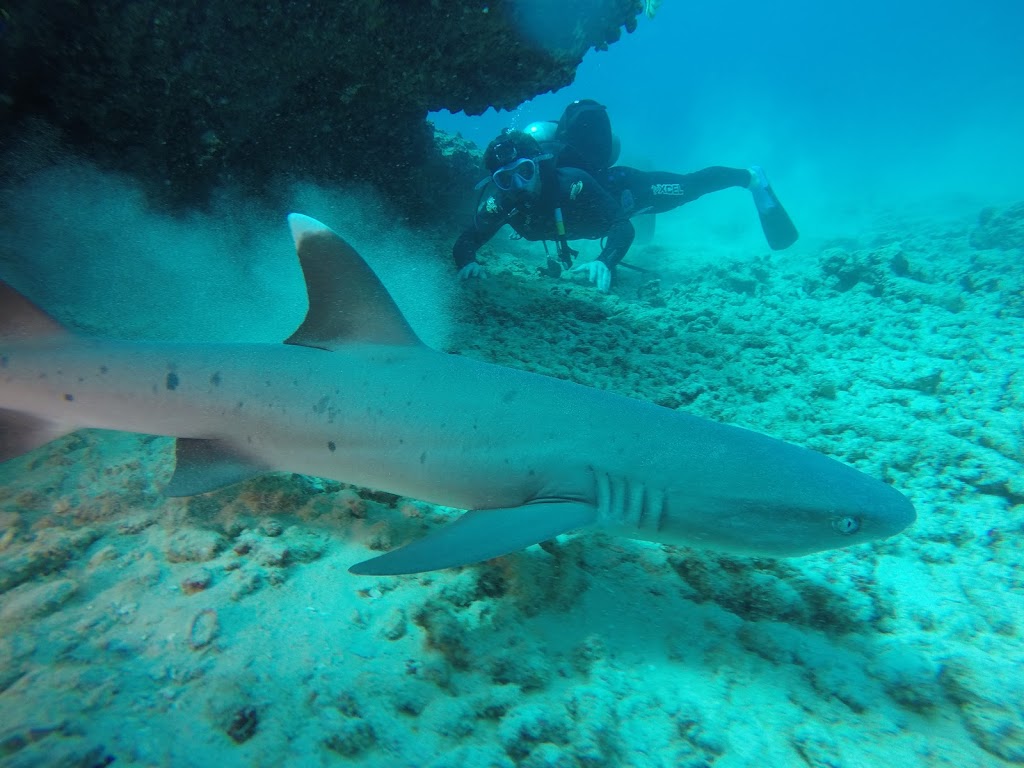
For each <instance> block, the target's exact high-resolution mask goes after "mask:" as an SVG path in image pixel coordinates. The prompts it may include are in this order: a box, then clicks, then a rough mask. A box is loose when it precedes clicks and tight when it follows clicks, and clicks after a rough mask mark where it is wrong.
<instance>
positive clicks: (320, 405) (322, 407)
mask: <svg viewBox="0 0 1024 768" xmlns="http://www.w3.org/2000/svg"><path fill="white" fill-rule="evenodd" d="M330 403H331V398H329V397H327V395H324V396H323V397H321V398H320V399H319V400H317V403H316V405H314V406H313V413H316V414H322V413H323V412H324V411H326V410H327V406H328V405H330Z"/></svg>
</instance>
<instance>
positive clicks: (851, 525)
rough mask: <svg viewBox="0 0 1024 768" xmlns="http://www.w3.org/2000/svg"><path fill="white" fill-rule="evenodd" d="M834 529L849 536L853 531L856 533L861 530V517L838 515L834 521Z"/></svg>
mask: <svg viewBox="0 0 1024 768" xmlns="http://www.w3.org/2000/svg"><path fill="white" fill-rule="evenodd" d="M832 529H833V530H834V531H835V532H836V533H841V534H842V535H843V536H849V535H850V534H851V533H856V532H857V531H859V530H860V518H858V517H850V516H849V515H847V516H846V517H837V518H836V519H835V520H833V521H832Z"/></svg>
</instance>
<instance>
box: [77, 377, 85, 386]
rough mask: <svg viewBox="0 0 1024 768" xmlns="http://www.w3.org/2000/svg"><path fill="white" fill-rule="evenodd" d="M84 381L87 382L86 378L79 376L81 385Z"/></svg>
mask: <svg viewBox="0 0 1024 768" xmlns="http://www.w3.org/2000/svg"><path fill="white" fill-rule="evenodd" d="M83 381H85V378H84V377H83V376H79V377H78V383H79V384H81V383H82V382H83Z"/></svg>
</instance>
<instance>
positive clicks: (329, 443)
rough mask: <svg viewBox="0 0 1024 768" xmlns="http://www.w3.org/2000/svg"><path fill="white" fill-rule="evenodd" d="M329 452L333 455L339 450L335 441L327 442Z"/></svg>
mask: <svg viewBox="0 0 1024 768" xmlns="http://www.w3.org/2000/svg"><path fill="white" fill-rule="evenodd" d="M327 450H328V451H330V452H331V453H334V452H335V451H336V450H338V446H336V445H335V444H334V441H333V440H328V441H327Z"/></svg>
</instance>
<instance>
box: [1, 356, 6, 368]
mask: <svg viewBox="0 0 1024 768" xmlns="http://www.w3.org/2000/svg"><path fill="white" fill-rule="evenodd" d="M6 367H7V355H0V368H6Z"/></svg>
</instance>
